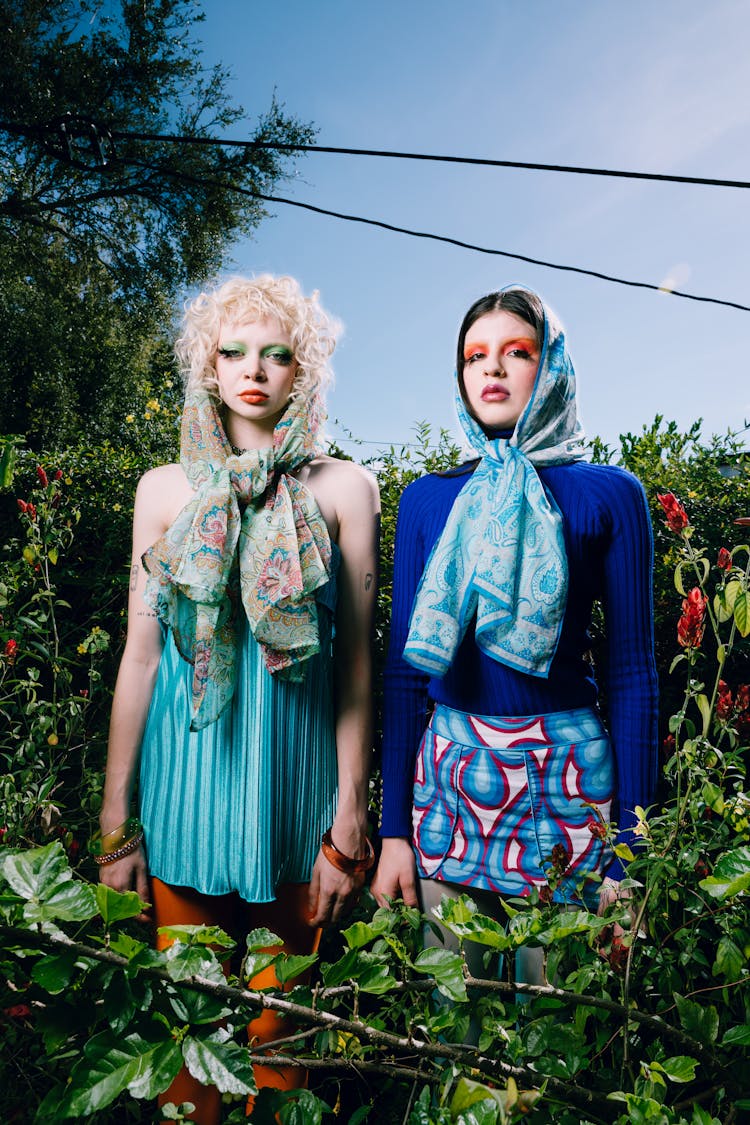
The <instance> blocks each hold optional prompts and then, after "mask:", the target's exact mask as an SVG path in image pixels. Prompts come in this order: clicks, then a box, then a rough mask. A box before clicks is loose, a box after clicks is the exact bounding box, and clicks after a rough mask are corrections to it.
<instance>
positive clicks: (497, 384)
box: [463, 309, 539, 430]
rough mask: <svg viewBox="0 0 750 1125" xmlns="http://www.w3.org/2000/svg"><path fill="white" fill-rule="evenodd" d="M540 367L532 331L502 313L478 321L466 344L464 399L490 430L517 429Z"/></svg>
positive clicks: (505, 313) (507, 314)
mask: <svg viewBox="0 0 750 1125" xmlns="http://www.w3.org/2000/svg"><path fill="white" fill-rule="evenodd" d="M538 366H539V345H538V343H537V340H536V335H535V333H534V329H533V328H532V326H531V325H530V324H529V323H528V322H527V321H525V320H522V319H521V318H520V317H519V316H515V315H514V314H513V313H510V312H506V311H505V310H504V309H499V310H498V311H496V312H489V313H485V314H484V316H480V317H479V319H478V320H475V321H474V323H473V324H472V326H471V328H470V329H469V330H468V332H467V333H466V339H465V340H464V370H463V384H464V400H465V402H466V405H467V406H468V407H469V410H470V412H471V413H472V414H473V415H474V417H475V418H476V420H477V422H479V424H480V425H481V426H482V427H483V428H484V429H485V430H512V429H513V427H514V426H515V424H516V422H517V421H518V419H519V418H520V417H521V414H522V413H523V410H524V407H525V406H526V404H527V403H528V401H529V399H530V398H531V392H532V391H533V389H534V381H535V379H536V372H537V368H538Z"/></svg>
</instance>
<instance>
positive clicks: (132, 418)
mask: <svg viewBox="0 0 750 1125" xmlns="http://www.w3.org/2000/svg"><path fill="white" fill-rule="evenodd" d="M125 421H126V422H135V415H134V414H126V415H125Z"/></svg>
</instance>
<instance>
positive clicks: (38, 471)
mask: <svg viewBox="0 0 750 1125" xmlns="http://www.w3.org/2000/svg"><path fill="white" fill-rule="evenodd" d="M36 475H37V476H38V477H39V483H40V484H41V486H42V488H46V487H47V485H48V484H49V477H48V476H47V474H46V473H45V471H44V469H43V468H42V466H41V465H37V467H36Z"/></svg>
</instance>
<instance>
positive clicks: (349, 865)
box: [320, 828, 375, 875]
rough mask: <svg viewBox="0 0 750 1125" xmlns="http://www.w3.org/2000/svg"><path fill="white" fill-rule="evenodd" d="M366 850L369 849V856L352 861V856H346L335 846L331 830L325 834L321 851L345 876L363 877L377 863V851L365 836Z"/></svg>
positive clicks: (321, 842) (321, 843)
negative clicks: (363, 873)
mask: <svg viewBox="0 0 750 1125" xmlns="http://www.w3.org/2000/svg"><path fill="white" fill-rule="evenodd" d="M365 848H366V849H367V855H366V856H365V857H364V858H363V859H352V857H351V856H349V855H344V853H343V852H340V851H339V849H338V848H337V847H336V845H335V844H334V842H333V837H332V836H331V829H330V828H329V829H328V831H327V832H325V833H324V834H323V839H322V840H321V841H320V850H321V851H322V853H323V855H324V856H325V857H326V859H327V860H328V862H329V863H330V864H331V865H332V866H333V867H335V868H336V870H337V871H343V873H344V875H361V874H362V872H364V871H369V870H370V868H371V867H372V865H373V864H374V862H375V849H374V848H373V846H372V844H371V843H370V839H369V837H368V836H365Z"/></svg>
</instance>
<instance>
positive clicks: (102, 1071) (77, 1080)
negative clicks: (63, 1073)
mask: <svg viewBox="0 0 750 1125" xmlns="http://www.w3.org/2000/svg"><path fill="white" fill-rule="evenodd" d="M152 1050H153V1046H152V1045H151V1044H148V1043H146V1041H145V1040H143V1039H141V1037H140V1036H137V1035H135V1036H129V1037H128V1038H127V1039H122V1038H121V1037H120V1036H117V1035H115V1034H114V1033H113V1032H111V1031H103V1032H101V1033H100V1034H99V1035H96V1036H94V1038H93V1039H90V1040H89V1042H88V1043H87V1044H86V1046H85V1048H84V1057H83V1058H82V1059H81V1060H80V1062H78V1063H76V1065H75V1066H74V1067H73V1070H72V1072H71V1076H70V1084H69V1085H68V1086H67V1088H66V1090H65V1093H64V1094H63V1097H62V1099H61V1102H60V1111H59V1112H60V1115H61V1116H62V1117H86V1116H88V1115H89V1114H91V1113H98V1111H99V1110H101V1109H104V1108H105V1107H106V1106H108V1105H110V1104H111V1103H112V1102H113V1101H114V1100H115V1098H116V1097H117V1096H118V1095H119V1094H121V1093H122V1091H123V1090H126V1089H127V1088H128V1086H129V1085H130V1083H131V1082H134V1081H135V1080H136V1079H137V1078H139V1077H141V1076H142V1075H143V1074H145V1071H146V1069H147V1068H148V1063H149V1059H148V1055H149V1053H150V1052H151V1051H152ZM144 1056H145V1057H144Z"/></svg>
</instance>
